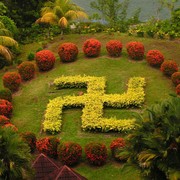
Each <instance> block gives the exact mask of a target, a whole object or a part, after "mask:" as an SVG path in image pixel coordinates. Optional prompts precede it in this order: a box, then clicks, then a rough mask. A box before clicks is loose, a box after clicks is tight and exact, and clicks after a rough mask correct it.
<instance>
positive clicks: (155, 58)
mask: <svg viewBox="0 0 180 180" xmlns="http://www.w3.org/2000/svg"><path fill="white" fill-rule="evenodd" d="M146 60H147V62H148V63H149V64H150V65H151V66H154V67H160V66H161V64H162V63H163V62H164V56H163V54H162V53H161V52H160V51H158V50H150V51H148V52H147V55H146Z"/></svg>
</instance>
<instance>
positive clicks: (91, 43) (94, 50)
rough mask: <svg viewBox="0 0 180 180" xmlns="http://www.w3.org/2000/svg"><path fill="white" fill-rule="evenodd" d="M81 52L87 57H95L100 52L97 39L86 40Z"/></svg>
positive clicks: (99, 44)
mask: <svg viewBox="0 0 180 180" xmlns="http://www.w3.org/2000/svg"><path fill="white" fill-rule="evenodd" d="M83 52H84V54H85V56H87V57H97V56H99V54H100V52H101V43H100V42H99V41H98V40H97V39H87V40H86V41H85V42H84V45H83Z"/></svg>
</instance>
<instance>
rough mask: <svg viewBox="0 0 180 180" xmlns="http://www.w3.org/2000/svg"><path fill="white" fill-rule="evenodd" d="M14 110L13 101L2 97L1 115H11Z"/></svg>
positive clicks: (0, 102) (0, 100)
mask: <svg viewBox="0 0 180 180" xmlns="http://www.w3.org/2000/svg"><path fill="white" fill-rule="evenodd" d="M12 110H13V106H12V103H11V102H9V101H7V100H5V99H0V115H4V116H6V117H8V118H9V117H11V114H12Z"/></svg>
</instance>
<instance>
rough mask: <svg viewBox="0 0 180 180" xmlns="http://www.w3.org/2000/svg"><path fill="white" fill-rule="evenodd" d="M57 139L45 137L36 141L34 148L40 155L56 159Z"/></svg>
mask: <svg viewBox="0 0 180 180" xmlns="http://www.w3.org/2000/svg"><path fill="white" fill-rule="evenodd" d="M58 144H59V139H57V138H55V137H45V138H42V139H39V140H37V141H36V148H37V150H38V151H39V152H40V153H44V154H46V155H47V156H49V157H52V158H56V157H57V146H58Z"/></svg>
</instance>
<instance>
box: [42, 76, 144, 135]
mask: <svg viewBox="0 0 180 180" xmlns="http://www.w3.org/2000/svg"><path fill="white" fill-rule="evenodd" d="M54 84H55V85H56V87H57V88H66V87H69V88H70V87H87V94H84V95H82V96H66V97H57V98H55V99H53V100H50V102H49V103H48V105H47V109H46V113H45V120H44V122H43V125H44V131H49V132H51V133H56V132H59V131H61V126H62V117H61V116H62V110H63V108H67V107H68V108H69V107H84V108H83V110H82V111H83V114H82V117H81V118H82V126H81V127H82V129H83V130H85V131H87V130H95V131H101V132H108V131H118V132H120V131H128V130H131V129H134V128H135V125H134V124H135V119H123V120H117V119H116V118H110V119H106V118H103V106H104V105H105V106H110V107H116V108H122V107H134V106H135V107H139V106H141V104H142V103H143V102H144V96H145V93H144V89H143V88H144V85H145V80H144V78H140V77H136V78H131V79H130V80H129V82H128V90H127V93H124V94H122V95H119V94H109V95H107V94H105V79H104V77H91V76H67V77H64V76H62V77H60V78H57V79H55V80H54Z"/></svg>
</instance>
